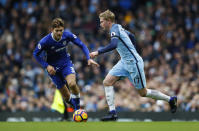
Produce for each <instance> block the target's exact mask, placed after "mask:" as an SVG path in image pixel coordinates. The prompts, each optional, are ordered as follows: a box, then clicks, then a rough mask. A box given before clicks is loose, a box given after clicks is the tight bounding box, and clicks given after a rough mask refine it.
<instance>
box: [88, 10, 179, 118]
mask: <svg viewBox="0 0 199 131" xmlns="http://www.w3.org/2000/svg"><path fill="white" fill-rule="evenodd" d="M99 18H100V26H101V27H102V28H103V29H104V30H108V31H110V35H111V42H110V44H108V45H107V46H105V47H104V48H102V49H99V50H98V51H95V52H92V53H90V56H91V58H94V57H95V56H98V55H99V54H102V53H105V52H108V51H111V50H113V49H116V50H117V52H118V53H119V54H120V57H121V60H119V61H118V63H117V64H116V65H115V66H114V67H113V68H112V69H111V70H110V71H109V73H108V75H107V76H106V78H105V79H104V81H103V85H104V88H105V95H106V100H107V103H108V106H109V114H108V115H107V116H105V117H103V118H102V119H101V120H102V121H115V120H117V118H118V117H117V113H116V110H115V104H114V89H113V85H114V83H115V82H116V81H118V80H119V79H120V78H121V77H127V78H128V79H129V80H130V82H131V83H132V84H133V86H134V87H135V88H136V89H137V90H138V93H139V94H140V95H141V96H142V97H150V98H153V99H156V100H164V101H167V102H169V105H170V108H171V112H172V113H175V112H176V110H177V97H176V96H174V97H170V96H167V95H165V94H163V93H161V92H159V91H157V90H151V89H147V88H146V79H145V73H144V62H143V60H142V58H141V57H140V55H139V54H138V53H137V51H136V49H135V47H134V44H135V37H134V35H133V34H131V33H130V32H128V31H127V30H125V29H124V28H122V26H121V25H119V24H115V23H114V21H115V15H114V13H112V12H111V11H109V10H107V11H105V12H103V13H101V14H100V15H99Z"/></svg>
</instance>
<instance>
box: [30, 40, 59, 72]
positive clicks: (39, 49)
mask: <svg viewBox="0 0 199 131" xmlns="http://www.w3.org/2000/svg"><path fill="white" fill-rule="evenodd" d="M44 48H45V42H43V41H42V40H41V41H40V42H39V43H38V44H37V46H36V48H35V50H34V51H33V56H34V58H35V59H36V60H37V62H39V63H40V64H41V65H42V67H43V68H46V69H47V71H48V73H49V74H50V75H54V74H55V73H56V71H55V69H54V67H53V66H51V65H49V64H48V63H47V62H46V61H45V60H44V59H43V58H42V57H41V56H40V54H41V52H42V51H43V50H44Z"/></svg>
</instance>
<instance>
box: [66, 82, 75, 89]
mask: <svg viewBox="0 0 199 131" xmlns="http://www.w3.org/2000/svg"><path fill="white" fill-rule="evenodd" d="M68 86H69V87H70V88H74V87H76V82H75V81H71V82H69V83H68Z"/></svg>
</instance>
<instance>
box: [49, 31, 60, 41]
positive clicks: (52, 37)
mask: <svg viewBox="0 0 199 131" xmlns="http://www.w3.org/2000/svg"><path fill="white" fill-rule="evenodd" d="M50 35H51V37H52V39H53V40H54V41H56V42H60V41H61V40H62V36H61V39H60V40H58V41H57V40H55V39H54V38H53V32H52V33H51V34H50Z"/></svg>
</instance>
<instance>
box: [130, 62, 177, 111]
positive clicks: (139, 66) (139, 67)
mask: <svg viewBox="0 0 199 131" xmlns="http://www.w3.org/2000/svg"><path fill="white" fill-rule="evenodd" d="M134 70H135V72H130V76H129V79H130V81H131V82H132V83H133V85H134V86H135V88H136V89H137V90H138V93H139V94H140V96H142V97H150V98H152V99H156V100H164V101H167V102H169V104H170V107H171V112H172V113H175V112H176V109H177V97H170V96H168V95H166V94H163V93H162V92H160V91H158V90H152V89H147V88H146V78H145V73H144V63H143V61H139V62H138V63H136V64H134Z"/></svg>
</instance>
